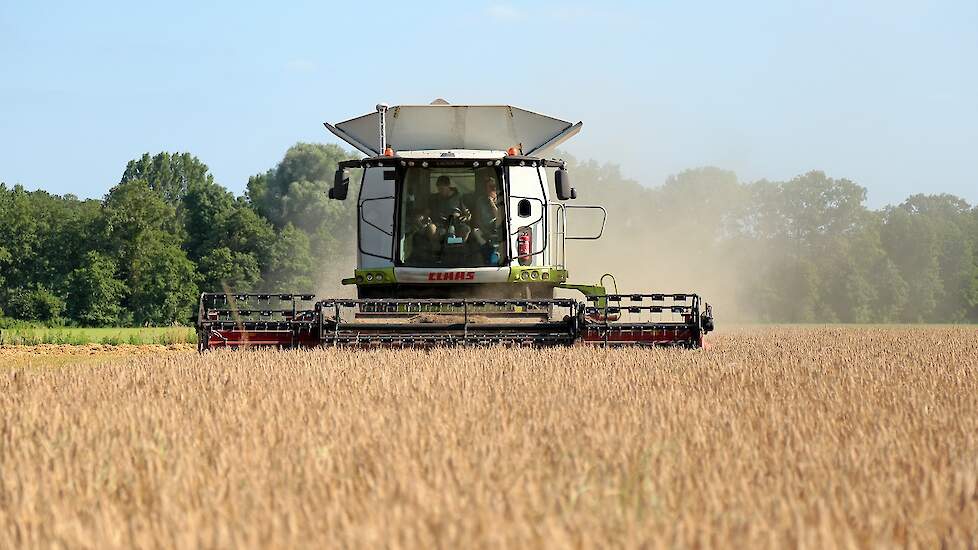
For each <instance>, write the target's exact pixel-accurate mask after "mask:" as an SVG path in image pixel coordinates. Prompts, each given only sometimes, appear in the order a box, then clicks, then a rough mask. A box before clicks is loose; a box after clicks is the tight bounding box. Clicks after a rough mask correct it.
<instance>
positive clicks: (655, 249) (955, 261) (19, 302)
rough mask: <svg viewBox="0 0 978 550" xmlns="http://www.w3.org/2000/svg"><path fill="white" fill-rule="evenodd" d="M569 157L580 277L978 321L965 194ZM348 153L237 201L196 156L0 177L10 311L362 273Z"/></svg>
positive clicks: (298, 149) (320, 158) (782, 316)
mask: <svg viewBox="0 0 978 550" xmlns="http://www.w3.org/2000/svg"><path fill="white" fill-rule="evenodd" d="M563 156H564V158H565V159H566V160H567V162H568V168H569V170H570V173H571V175H572V178H573V181H574V185H575V186H576V187H577V188H578V190H579V191H580V194H581V197H582V199H581V201H579V202H593V203H597V204H603V205H605V206H606V207H607V209H608V212H609V217H608V225H607V228H606V231H605V235H604V237H603V239H602V241H600V244H598V245H595V244H593V243H591V244H590V245H588V244H585V243H581V244H574V245H570V246H569V249H568V264H569V267H570V269H571V274H572V278H573V279H577V280H588V279H590V280H596V279H597V278H599V277H600V276H601V274H602V273H603V272H604V271H611V272H613V273H616V274H619V279H620V280H622V283H627V284H628V285H630V286H631V287H632V288H633V289H635V290H648V291H659V290H662V291H667V290H682V291H686V290H698V289H701V290H703V292H704V294H706V295H707V296H708V297H709V298H713V299H714V301H715V304H716V305H717V308H718V314H719V316H720V318H721V319H722V318H723V313H722V312H727V316H728V317H730V318H736V319H739V320H758V321H770V322H778V321H786V322H967V321H970V322H978V208H973V207H971V206H970V205H969V204H968V203H967V202H966V201H964V200H963V199H961V198H958V197H954V196H952V195H946V194H933V195H914V196H911V197H909V198H908V199H907V200H905V201H904V202H902V203H901V204H899V205H896V206H887V207H885V208H882V209H878V210H871V209H869V208H868V207H867V206H866V204H865V203H866V190H865V189H864V188H863V187H861V186H859V185H857V184H856V183H854V182H852V181H849V180H846V179H834V178H831V177H828V176H827V175H825V174H824V173H822V172H810V173H807V174H803V175H800V176H798V177H796V178H794V179H792V180H790V181H783V182H773V181H766V180H761V181H755V182H740V181H738V179H737V177H736V175H735V174H733V173H732V172H729V171H724V170H721V169H717V168H699V169H695V170H689V171H686V172H683V173H680V174H678V175H676V176H673V177H670V178H669V179H668V180H667V181H666V182H665V183H664V184H663V185H660V186H658V187H647V186H643V185H640V184H639V183H638V182H636V181H634V180H630V179H628V178H625V177H623V176H622V175H621V173H620V171H619V169H618V168H617V166H614V165H611V164H599V163H596V162H594V161H587V162H579V161H577V160H575V159H573V158H569V157H568V156H567V155H563ZM348 158H353V154H352V153H350V152H347V151H344V150H343V149H341V148H340V147H337V146H334V145H322V144H307V143H299V144H296V145H295V146H293V147H292V148H290V149H289V150H288V151H287V152H286V154H285V156H284V158H283V159H282V160H281V162H279V163H278V164H277V165H276V166H275V167H273V168H271V169H270V170H268V171H267V172H265V173H262V174H258V175H255V176H253V177H251V178H250V179H249V181H248V183H247V187H246V191H245V192H244V194H243V195H241V196H235V195H234V194H233V193H231V192H229V191H228V190H227V189H225V188H224V187H222V186H221V185H220V184H218V183H217V182H215V181H214V177H213V176H212V175H211V173H210V172H209V170H208V168H207V166H206V165H205V164H204V163H203V162H201V161H200V160H199V159H197V158H196V157H194V156H193V155H191V154H188V153H180V154H170V153H159V154H157V155H155V156H150V155H149V154H146V155H143V156H142V157H140V158H138V159H133V160H132V161H130V162H129V163H128V164H127V165H126V167H125V169H124V170H123V172H122V176H121V178H120V180H119V183H118V184H117V185H115V186H114V187H112V188H111V189H110V190H109V191H108V193H107V194H106V195H105V196H104V197H103V198H102V199H101V200H92V199H89V200H82V199H79V198H77V197H75V196H72V195H63V196H59V195H52V194H50V193H47V192H45V191H27V190H26V189H24V188H23V187H22V186H20V185H14V186H12V187H8V186H7V185H6V184H3V183H0V318H5V319H8V320H19V321H33V322H39V323H47V324H76V325H84V326H108V325H166V324H172V323H188V322H190V321H191V319H192V318H193V315H194V311H195V307H196V303H197V297H198V293H199V292H200V291H202V290H206V291H222V290H230V291H234V292H247V291H256V292H317V291H320V292H321V291H323V290H324V289H326V288H329V289H330V290H333V289H335V288H336V286H338V285H337V283H338V281H339V279H340V278H342V277H344V276H349V275H350V274H351V273H352V269H353V264H354V256H353V251H354V247H355V242H354V241H355V238H356V229H355V201H352V200H351V201H343V202H340V201H331V200H329V199H327V197H326V190H327V189H328V187H329V185H330V184H331V182H332V177H333V172H334V171H335V169H336V164H337V163H338V162H339V161H341V160H344V159H348ZM353 181H354V182H355V181H356V178H355V177H354V178H353ZM353 193H354V194H353V196H355V193H356V190H355V189H354V190H353ZM571 221H573V220H571ZM588 246H589V247H588ZM575 258H577V260H578V261H577V262H575ZM676 287H681V288H676ZM8 322H9V321H8Z"/></svg>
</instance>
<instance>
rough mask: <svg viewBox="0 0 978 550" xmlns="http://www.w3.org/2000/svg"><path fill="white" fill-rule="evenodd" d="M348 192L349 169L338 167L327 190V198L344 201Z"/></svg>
mask: <svg viewBox="0 0 978 550" xmlns="http://www.w3.org/2000/svg"><path fill="white" fill-rule="evenodd" d="M349 192H350V171H349V170H347V169H346V168H338V169H337V170H336V175H335V176H333V187H332V189H330V190H329V198H331V199H336V200H338V201H345V200H346V195H347V193H349Z"/></svg>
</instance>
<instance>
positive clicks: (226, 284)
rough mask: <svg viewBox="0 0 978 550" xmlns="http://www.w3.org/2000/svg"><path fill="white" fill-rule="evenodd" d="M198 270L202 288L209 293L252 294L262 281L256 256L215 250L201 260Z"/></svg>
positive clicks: (223, 248)
mask: <svg viewBox="0 0 978 550" xmlns="http://www.w3.org/2000/svg"><path fill="white" fill-rule="evenodd" d="M198 269H199V270H200V273H201V275H202V279H201V288H202V289H205V291H209V292H219V291H224V292H250V291H252V290H254V288H255V286H256V285H257V283H258V282H259V281H260V279H261V268H260V267H259V265H258V260H257V259H256V258H255V256H254V255H252V254H249V253H247V252H233V251H232V250H231V249H229V248H227V247H221V248H215V249H214V250H211V251H210V252H208V253H207V254H206V255H205V256H204V257H203V258H201V260H200V262H199V264H198Z"/></svg>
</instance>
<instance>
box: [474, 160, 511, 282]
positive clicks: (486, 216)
mask: <svg viewBox="0 0 978 550" xmlns="http://www.w3.org/2000/svg"><path fill="white" fill-rule="evenodd" d="M471 203H472V238H473V239H474V240H475V242H476V243H477V244H478V245H479V250H480V252H481V253H482V256H483V259H484V260H485V261H486V262H487V263H489V264H490V265H496V264H498V263H499V242H500V236H501V233H502V226H503V218H504V217H505V209H504V208H503V204H502V197H501V193H499V185H498V184H497V183H496V178H494V177H492V176H486V177H485V178H484V179H483V180H482V181H481V182H480V184H479V186H478V188H477V189H476V192H475V196H474V197H473V198H472V201H471Z"/></svg>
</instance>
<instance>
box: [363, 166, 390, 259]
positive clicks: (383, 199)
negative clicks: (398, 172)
mask: <svg viewBox="0 0 978 550" xmlns="http://www.w3.org/2000/svg"><path fill="white" fill-rule="evenodd" d="M395 178H396V176H395V169H394V168H393V167H389V168H388V167H375V168H367V169H365V170H364V171H363V182H362V184H361V186H360V196H359V197H358V198H357V223H358V226H357V258H358V261H357V266H358V267H359V268H361V269H365V268H366V269H369V268H378V267H390V266H392V265H394V261H393V257H394V256H393V254H394V190H395V185H394V182H395Z"/></svg>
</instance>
